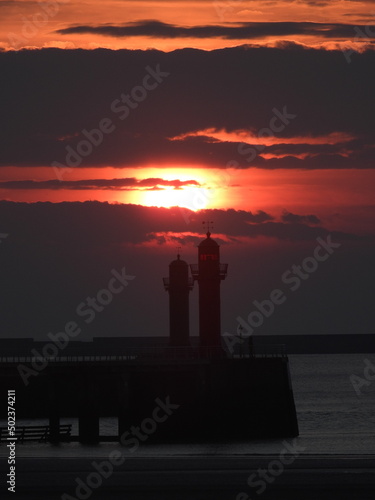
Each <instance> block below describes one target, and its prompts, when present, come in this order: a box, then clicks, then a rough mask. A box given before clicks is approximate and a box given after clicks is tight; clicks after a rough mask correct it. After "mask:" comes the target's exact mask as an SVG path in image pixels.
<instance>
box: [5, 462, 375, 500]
mask: <svg viewBox="0 0 375 500" xmlns="http://www.w3.org/2000/svg"><path fill="white" fill-rule="evenodd" d="M277 459H278V456H277V455H261V456H256V455H247V456H245V455H243V456H235V457H233V456H212V457H210V456H188V457H186V456H185V457H183V456H173V457H172V456H171V457H130V458H126V460H125V461H124V462H123V464H121V465H119V466H115V467H114V468H113V471H112V472H108V470H107V469H105V468H104V469H102V471H104V473H103V474H104V475H107V476H108V477H107V478H104V477H103V475H102V474H101V475H100V476H99V474H98V472H97V470H98V469H96V468H95V466H93V462H94V461H95V462H96V464H97V465H98V466H100V465H102V463H103V456H99V457H97V458H95V457H91V458H72V457H64V458H57V457H54V458H32V457H29V458H18V460H17V475H16V495H17V499H22V500H23V499H28V500H34V499H35V500H38V499H44V498H45V499H47V498H48V499H49V500H55V499H64V500H68V499H72V498H82V499H83V498H85V499H87V498H90V497H92V498H97V499H113V500H117V499H124V498H126V499H130V500H133V499H134V500H139V499H150V500H151V499H153V500H159V499H162V498H163V499H173V500H174V499H184V500H193V499H194V500H200V499H202V500H203V499H209V500H210V499H212V500H213V499H215V500H217V499H220V500H221V499H223V500H224V499H225V500H227V499H228V500H229V499H231V500H249V499H254V498H261V499H265V500H266V499H274V500H278V499H299V500H303V499H307V500H310V499H311V500H312V499H314V500H315V499H323V500H325V499H327V500H328V499H330V500H335V499H337V500H338V499H340V500H342V499H355V500H367V499H368V500H370V499H373V498H374V493H375V455H371V456H370V455H367V456H364V455H362V456H355V455H352V456H343V455H340V456H335V455H331V456H327V455H324V456H323V455H304V456H300V457H298V458H297V459H296V460H295V461H294V462H293V463H292V464H291V465H290V466H285V468H284V470H283V471H282V472H281V473H280V474H279V475H277V476H276V475H274V476H272V475H271V476H267V477H271V479H272V483H271V481H270V482H267V484H266V487H265V488H262V490H263V491H261V492H260V493H259V491H260V488H259V487H256V488H254V487H253V488H251V487H250V486H249V485H248V484H247V483H248V479H249V477H250V476H251V475H252V474H253V476H252V477H253V478H255V477H257V478H258V476H256V474H258V473H257V471H258V469H259V468H263V469H265V470H267V469H268V468H269V464H270V463H271V462H272V461H276V460H277ZM7 469H8V465H7V464H6V460H5V459H2V460H1V466H0V475H1V483H2V490H3V492H4V479H5V478H6V474H7V472H8V471H7ZM93 473H94V475H93ZM90 474H91V477H90V478H89V476H90ZM78 478H79V480H80V481H79V482H77V479H78ZM265 483H266V482H264V484H265ZM78 484H80V489H79V488H78ZM83 484H84V485H86V486H82V485H83ZM253 484H256V485H259V481H258V483H255V481H254V480H253ZM87 485H90V486H91V487H90V486H87ZM77 488H78V489H77ZM257 490H258V493H257ZM3 492H2V495H1V497H2V498H8V497H9V498H12V497H11V495H12V494H11V493H10V492H6V493H5V495H4V494H3ZM64 494H66V495H65V496H64Z"/></svg>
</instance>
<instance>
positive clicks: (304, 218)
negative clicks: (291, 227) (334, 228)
mask: <svg viewBox="0 0 375 500" xmlns="http://www.w3.org/2000/svg"><path fill="white" fill-rule="evenodd" d="M281 220H282V221H283V222H289V223H291V224H295V223H302V224H320V220H319V218H318V217H317V216H316V215H297V214H292V213H291V212H287V211H285V212H284V213H283V215H282V217H281Z"/></svg>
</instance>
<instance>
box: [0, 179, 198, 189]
mask: <svg viewBox="0 0 375 500" xmlns="http://www.w3.org/2000/svg"><path fill="white" fill-rule="evenodd" d="M192 185H194V186H199V183H198V182H197V181H194V180H190V181H180V180H177V179H176V180H171V181H168V180H165V179H158V178H149V179H142V180H137V179H135V178H134V177H130V178H124V179H87V180H79V181H64V180H61V181H60V180H48V181H33V180H23V181H0V189H52V190H57V189H72V190H87V189H107V190H122V189H142V188H157V187H158V186H172V187H174V188H175V189H181V187H182V186H192Z"/></svg>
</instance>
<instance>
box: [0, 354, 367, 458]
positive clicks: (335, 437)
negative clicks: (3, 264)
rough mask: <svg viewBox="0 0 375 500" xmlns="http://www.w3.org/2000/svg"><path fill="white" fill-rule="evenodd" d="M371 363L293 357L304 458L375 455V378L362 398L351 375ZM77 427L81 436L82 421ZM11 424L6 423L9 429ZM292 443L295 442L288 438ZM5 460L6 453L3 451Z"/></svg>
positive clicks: (236, 451)
mask: <svg viewBox="0 0 375 500" xmlns="http://www.w3.org/2000/svg"><path fill="white" fill-rule="evenodd" d="M365 359H368V360H370V361H371V363H373V365H375V354H326V355H321V354H319V355H290V356H289V361H290V371H291V376H292V383H293V390H294V397H295V402H296V407H297V414H298V421H299V429H300V436H299V438H297V441H298V444H299V445H300V446H301V447H304V452H303V454H306V455H311V454H332V455H336V454H338V455H346V454H348V455H351V454H355V455H357V454H359V455H365V454H373V453H374V442H375V439H374V438H375V380H374V381H372V382H371V383H370V384H369V385H366V386H363V387H362V394H361V395H357V394H356V392H355V390H354V387H353V385H352V382H351V380H350V377H351V376H352V375H357V376H359V377H364V368H365ZM374 375H375V374H374ZM67 422H70V423H72V424H73V434H74V433H77V422H76V421H75V420H69V419H64V421H63V423H67ZM31 423H34V424H38V423H41V421H37V422H36V421H34V422H31V421H18V425H24V424H31ZM4 424H5V422H0V425H4ZM100 425H101V434H102V435H111V434H115V432H116V425H117V424H116V420H115V419H113V418H105V419H101V424H100ZM288 441H289V442H292V441H293V440H292V439H289V440H288ZM119 446H120V445H118V444H117V443H101V444H100V445H97V446H84V445H81V444H79V443H68V444H62V445H60V446H58V447H55V446H51V445H49V444H30V445H19V446H17V455H18V456H19V457H22V456H24V457H26V456H35V457H43V456H61V457H64V456H66V457H69V456H82V457H89V456H106V455H108V452H109V450H110V449H113V448H116V447H119ZM283 447H284V445H283V440H282V439H281V440H267V441H266V440H262V441H256V442H254V441H252V442H249V441H244V442H241V443H238V442H236V443H222V444H221V443H215V444H212V443H197V444H188V445H187V444H177V443H176V444H167V445H164V444H148V443H146V444H145V445H143V446H141V447H140V448H139V449H138V450H137V452H136V454H137V456H139V457H142V456H150V457H151V456H155V455H158V456H171V455H179V456H184V455H186V456H188V455H196V454H202V455H207V454H211V455H222V454H224V455H234V456H235V455H244V454H245V455H246V454H268V453H270V454H274V453H279V452H280V451H281V450H282V449H283ZM1 448H2V449H0V456H1V455H2V454H4V452H5V450H4V448H3V447H1Z"/></svg>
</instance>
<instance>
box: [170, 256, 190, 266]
mask: <svg viewBox="0 0 375 500" xmlns="http://www.w3.org/2000/svg"><path fill="white" fill-rule="evenodd" d="M169 265H170V266H173V267H177V266H179V267H183V266H186V267H187V266H188V263H187V262H185V261H184V260H181V259H180V256H179V255H177V259H176V260H173V261H172V262H171V263H170V264H169Z"/></svg>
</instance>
